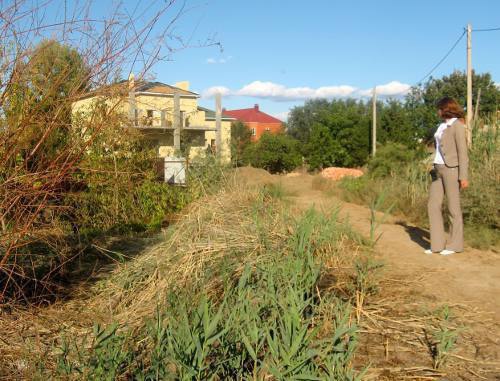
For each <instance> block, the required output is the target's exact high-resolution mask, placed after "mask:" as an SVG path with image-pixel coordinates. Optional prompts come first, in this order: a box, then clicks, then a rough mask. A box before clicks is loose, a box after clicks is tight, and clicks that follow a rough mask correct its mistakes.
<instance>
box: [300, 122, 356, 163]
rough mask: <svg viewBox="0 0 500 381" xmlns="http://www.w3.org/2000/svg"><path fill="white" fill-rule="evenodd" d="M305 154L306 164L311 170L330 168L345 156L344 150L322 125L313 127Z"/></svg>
mask: <svg viewBox="0 0 500 381" xmlns="http://www.w3.org/2000/svg"><path fill="white" fill-rule="evenodd" d="M306 152H307V162H308V164H309V167H310V168H311V169H321V168H323V167H332V166H334V165H336V164H337V163H338V162H339V161H340V160H341V158H342V157H343V156H345V155H346V151H345V149H344V148H342V146H341V145H340V143H339V142H338V141H337V140H335V139H334V138H333V136H332V135H331V134H330V131H329V129H328V128H327V127H326V126H324V125H322V124H314V125H313V127H312V130H311V136H310V138H309V141H308V144H307V146H306Z"/></svg>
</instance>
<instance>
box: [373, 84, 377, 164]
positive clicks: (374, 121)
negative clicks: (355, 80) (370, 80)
mask: <svg viewBox="0 0 500 381" xmlns="http://www.w3.org/2000/svg"><path fill="white" fill-rule="evenodd" d="M376 152H377V86H375V87H374V88H373V97H372V156H373V157H375V153H376Z"/></svg>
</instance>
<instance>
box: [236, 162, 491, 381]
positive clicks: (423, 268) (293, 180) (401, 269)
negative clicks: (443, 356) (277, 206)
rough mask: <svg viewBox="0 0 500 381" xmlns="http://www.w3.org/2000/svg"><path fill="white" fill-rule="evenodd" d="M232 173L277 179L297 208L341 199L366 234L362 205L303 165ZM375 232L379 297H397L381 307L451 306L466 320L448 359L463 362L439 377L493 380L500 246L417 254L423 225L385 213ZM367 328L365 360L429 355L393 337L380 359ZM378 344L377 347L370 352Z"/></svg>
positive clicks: (410, 363) (413, 360) (405, 310)
mask: <svg viewBox="0 0 500 381" xmlns="http://www.w3.org/2000/svg"><path fill="white" fill-rule="evenodd" d="M238 175H239V176H240V178H241V179H242V181H247V182H248V183H249V184H265V183H281V184H282V186H283V189H284V192H285V194H286V195H287V199H289V200H290V201H291V205H292V207H296V208H299V209H301V210H304V209H307V208H310V207H315V208H318V209H320V210H324V211H328V210H332V209H333V208H335V207H340V216H341V217H343V218H347V219H348V221H349V223H350V225H351V226H352V228H353V229H354V230H356V231H357V232H359V233H361V234H362V235H363V236H365V237H368V236H369V231H370V210H369V208H367V207H365V206H361V205H356V204H351V203H346V202H344V201H341V200H340V199H339V198H337V197H335V196H333V195H331V192H330V193H327V192H323V191H321V190H315V189H314V187H313V179H314V177H313V176H311V175H308V174H307V173H300V174H298V175H297V174H296V175H293V176H290V175H288V176H271V175H269V174H267V173H265V171H262V170H254V169H251V168H245V169H241V170H240V172H239V173H238ZM377 218H379V219H383V218H384V216H383V215H382V214H378V216H377ZM379 234H381V236H380V239H379V240H378V242H377V244H376V246H375V250H376V256H377V257H378V258H380V259H382V261H383V263H384V269H383V278H384V282H383V284H384V285H383V286H382V287H383V288H384V289H383V290H382V291H381V294H382V295H381V297H382V298H385V299H386V300H391V299H392V300H391V302H392V303H391V304H392V305H394V303H395V304H398V303H401V305H400V306H396V307H395V308H394V306H392V307H391V309H392V311H388V310H386V311H385V312H384V314H385V313H389V314H390V313H394V314H396V315H399V317H401V319H403V320H402V321H410V320H412V319H413V317H414V316H417V315H418V314H422V315H420V316H424V318H425V314H428V313H429V312H427V311H432V309H433V308H436V306H443V305H448V306H450V307H451V308H452V310H454V313H455V315H457V316H458V317H459V320H460V321H461V323H460V324H463V325H464V326H465V327H467V328H466V329H465V331H466V333H464V334H463V335H462V338H461V341H460V342H459V343H458V344H457V345H458V346H459V348H458V350H457V351H456V352H455V353H456V354H457V356H456V357H455V360H458V361H459V362H461V364H460V366H461V367H462V368H460V369H458V368H457V369H455V370H450V369H449V368H448V370H447V372H446V373H445V374H446V377H445V378H443V379H447V380H455V379H456V380H482V379H487V380H500V318H499V317H500V254H499V253H496V252H493V251H480V250H475V249H472V248H470V247H466V250H465V251H464V252H463V253H458V254H455V255H451V256H441V255H439V254H433V255H427V254H424V252H423V251H424V249H426V248H427V247H428V246H429V243H428V239H429V234H428V231H426V230H423V229H420V228H418V227H417V226H414V225H412V224H411V223H407V222H405V221H401V219H397V218H394V217H391V216H385V223H383V224H381V226H380V227H379V228H378V230H377V236H378V235H379ZM416 310H419V312H415V311H416ZM422 311H424V312H422ZM414 312H415V315H414ZM396 315H395V316H396ZM409 316H412V317H411V318H408V317H409ZM405 319H407V320H405ZM416 320H418V318H417V319H416ZM394 322H395V321H394ZM398 324H399V323H398ZM413 329H414V330H415V328H413ZM390 330H391V329H389V330H387V331H390ZM410 335H413V336H414V337H417V336H420V339H417V340H421V338H422V337H423V335H425V333H424V334H423V333H422V331H420V332H416V331H415V332H412V333H410ZM368 336H372V338H369V340H368V341H367V342H365V343H364V346H366V351H365V355H366V357H365V359H366V360H367V361H369V362H371V363H372V368H376V367H377V366H379V367H380V369H390V367H391V366H393V368H392V369H401V367H403V368H405V369H406V370H408V369H411V367H415V366H416V365H417V364H420V365H421V364H424V366H425V364H428V358H427V359H426V357H425V356H428V354H425V353H421V352H422V347H420V348H418V347H415V346H412V345H410V346H408V345H406V347H405V344H404V343H403V344H402V343H401V342H400V343H397V344H395V347H397V350H395V351H394V354H391V356H387V358H386V360H387V361H384V359H382V360H381V358H382V357H383V355H382V356H381V355H380V352H383V351H388V350H387V348H385V349H381V348H382V347H383V346H382V345H379V343H378V341H381V340H382V339H384V338H386V336H383V335H381V336H380V337H379V338H375V337H374V335H368ZM398 337H399V339H401V337H400V336H399V333H397V334H395V335H393V336H392V337H391V340H394V339H395V340H396V341H398ZM377 346H378V347H379V349H378V350H379V353H375V352H376V350H377V349H376V347H377ZM419 351H420V352H419ZM423 351H424V352H425V350H423ZM403 352H405V353H403ZM386 353H387V352H386ZM427 366H428V365H427ZM417 368H418V367H417ZM417 368H415V369H417ZM452 368H453V366H452ZM419 369H420V370H423V369H424V368H419ZM450 372H451V373H450ZM453 372H455V373H454V374H452V373H453ZM422 374H423V373H420V374H419V376H418V377H415V378H413V377H410V379H426V378H425V377H424V378H420V376H422ZM404 375H405V377H403V375H402V373H397V375H396V376H390V377H387V378H386V377H382V376H381V375H380V374H379V375H377V376H376V377H375V379H381V380H382V379H383V380H393V379H394V380H399V379H402V377H403V378H405V379H406V378H407V376H408V373H405V374H404ZM443 375H444V374H443ZM408 377H409V376H408ZM427 379H432V378H427Z"/></svg>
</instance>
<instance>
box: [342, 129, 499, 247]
mask: <svg viewBox="0 0 500 381" xmlns="http://www.w3.org/2000/svg"><path fill="white" fill-rule="evenodd" d="M495 123H497V122H495V121H491V122H489V123H487V124H489V126H490V127H489V128H486V129H483V130H479V129H478V130H477V131H476V134H475V136H474V140H473V145H472V147H471V149H470V151H469V158H470V160H469V161H470V164H469V178H470V187H469V188H468V189H466V190H464V191H463V192H462V196H461V202H462V211H463V217H464V225H465V234H466V240H467V243H469V244H470V245H472V246H474V247H479V248H482V249H485V248H486V247H493V246H496V245H498V243H499V242H500V233H499V227H500V210H499V207H498V200H499V199H500V194H499V191H500V188H499V187H498V168H499V164H500V163H499V159H500V155H499V144H498V125H495ZM403 147H404V146H400V145H398V144H390V145H387V146H385V147H383V148H381V149H380V150H379V151H378V153H377V157H376V158H375V159H373V160H372V161H370V163H369V174H370V175H371V176H368V177H366V178H365V177H362V178H358V179H343V180H342V181H341V182H340V188H341V189H342V197H343V198H344V199H346V200H347V201H351V202H360V203H362V204H365V205H369V204H370V202H371V200H373V199H374V198H375V197H377V195H378V194H380V193H384V192H385V193H386V194H387V198H386V204H385V205H383V206H382V209H384V208H386V207H388V205H394V210H395V212H396V213H397V214H399V215H402V216H404V217H406V218H408V219H409V220H410V221H412V222H414V223H417V224H420V225H421V226H427V225H428V217H427V197H428V189H429V182H430V176H429V175H428V171H427V165H426V163H425V161H424V160H421V159H420V158H421V157H422V153H421V152H416V151H408V150H406V149H403ZM480 237H482V238H480Z"/></svg>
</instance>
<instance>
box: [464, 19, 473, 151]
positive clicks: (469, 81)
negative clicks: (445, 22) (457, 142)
mask: <svg viewBox="0 0 500 381" xmlns="http://www.w3.org/2000/svg"><path fill="white" fill-rule="evenodd" d="M473 115H474V114H473V111H472V27H471V25H470V24H467V131H466V132H467V134H466V136H467V145H468V146H469V147H470V146H471V143H472V116H473Z"/></svg>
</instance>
